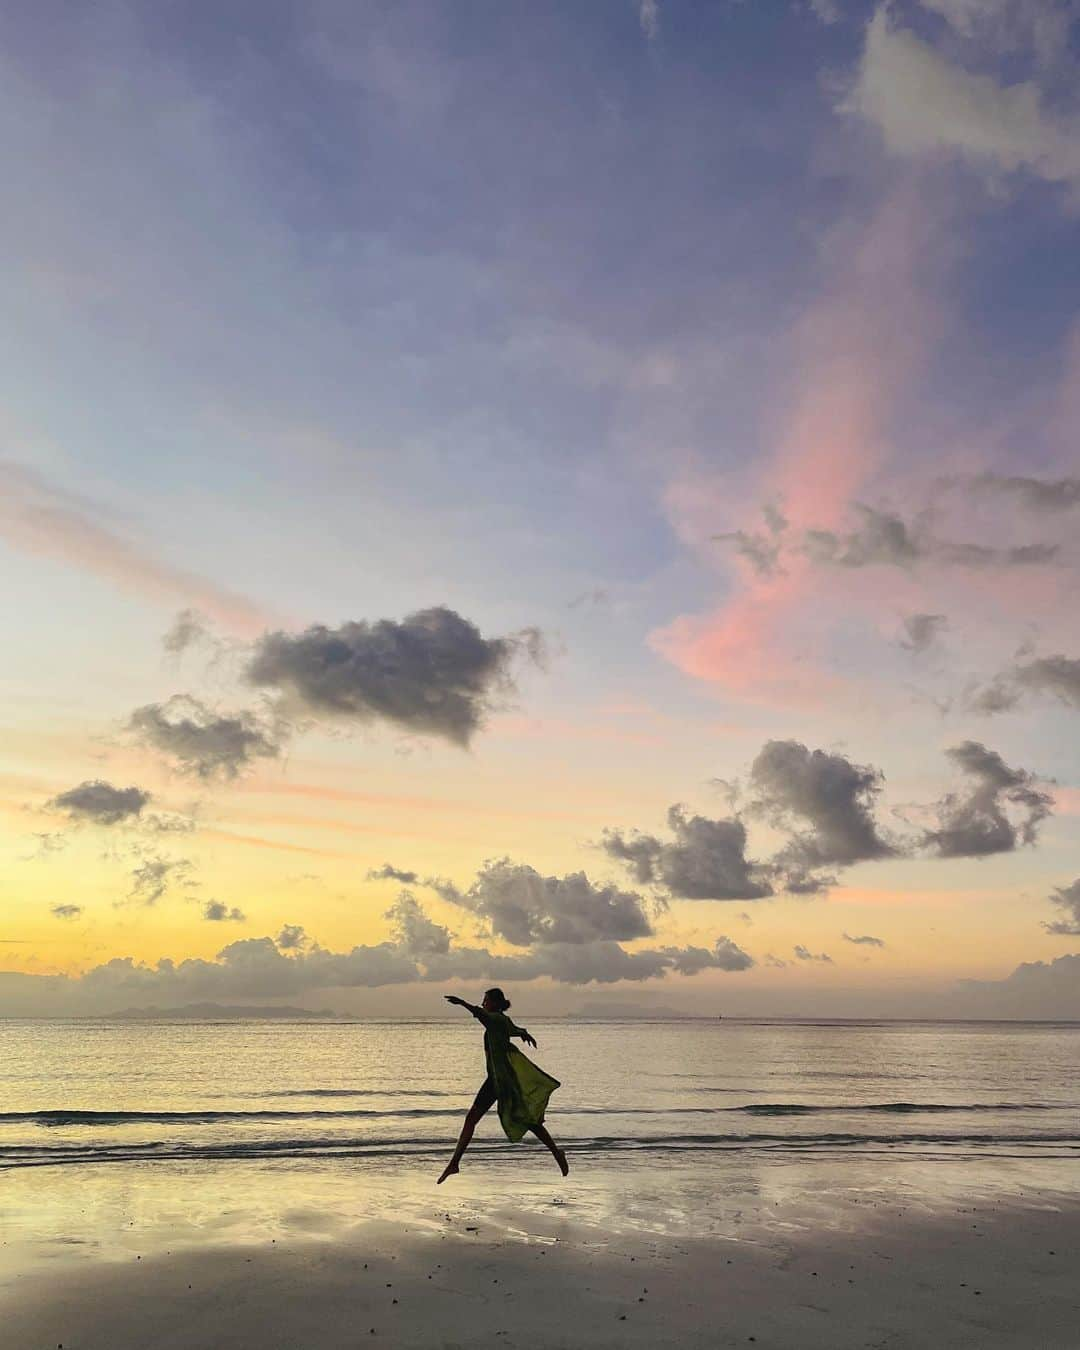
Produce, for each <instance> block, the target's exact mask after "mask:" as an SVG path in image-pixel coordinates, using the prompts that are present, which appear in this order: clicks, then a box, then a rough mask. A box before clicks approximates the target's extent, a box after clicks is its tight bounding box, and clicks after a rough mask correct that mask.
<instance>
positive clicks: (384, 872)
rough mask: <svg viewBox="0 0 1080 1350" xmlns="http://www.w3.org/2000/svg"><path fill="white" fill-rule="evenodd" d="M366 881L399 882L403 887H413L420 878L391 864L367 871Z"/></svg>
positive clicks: (384, 864)
mask: <svg viewBox="0 0 1080 1350" xmlns="http://www.w3.org/2000/svg"><path fill="white" fill-rule="evenodd" d="M367 880H368V881H400V882H401V884H402V885H403V886H415V885H416V883H417V882H418V881H419V880H420V878H419V876H418V875H417V874H416V873H415V872H405V871H402V869H401V868H400V867H394V866H393V864H392V863H383V865H382V866H381V867H372V868H369V869H368V874H367Z"/></svg>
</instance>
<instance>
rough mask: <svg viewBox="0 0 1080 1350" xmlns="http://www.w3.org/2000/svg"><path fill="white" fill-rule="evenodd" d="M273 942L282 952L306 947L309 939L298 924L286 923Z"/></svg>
mask: <svg viewBox="0 0 1080 1350" xmlns="http://www.w3.org/2000/svg"><path fill="white" fill-rule="evenodd" d="M274 942H275V943H276V945H277V946H278V947H280V948H281V950H282V951H283V952H294V951H301V950H302V949H303V948H304V947H307V946H308V945H309V944H310V942H311V939H310V938H309V937H308V935H307V933H305V932H304V929H303V927H302V926H301V925H300V924H298V923H287V924H285V926H284V927H283V928H282V930H281V932H280V933H279V934H278V935H277V937H276V938H275V939H274Z"/></svg>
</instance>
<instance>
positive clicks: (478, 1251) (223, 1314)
mask: <svg viewBox="0 0 1080 1350" xmlns="http://www.w3.org/2000/svg"><path fill="white" fill-rule="evenodd" d="M440 1218H441V1226H440V1223H437V1222H434V1221H433V1222H432V1223H431V1224H430V1225H428V1226H425V1227H419V1228H418V1227H416V1226H415V1225H412V1224H410V1225H409V1226H406V1224H405V1222H402V1223H401V1224H396V1223H393V1222H387V1221H385V1220H378V1221H372V1222H361V1223H358V1224H356V1225H355V1226H354V1227H352V1228H351V1229H350V1230H349V1231H348V1232H347V1233H346V1234H345V1235H343V1236H338V1237H335V1238H334V1239H333V1240H326V1239H307V1240H305V1239H303V1238H290V1239H288V1240H287V1241H282V1240H278V1241H271V1240H267V1241H262V1242H257V1243H250V1244H246V1245H236V1244H231V1245H229V1246H226V1247H213V1246H207V1247H199V1248H195V1249H190V1250H185V1251H181V1252H172V1253H165V1252H162V1253H159V1254H156V1255H155V1254H152V1253H148V1254H146V1255H145V1256H144V1255H142V1254H139V1253H136V1254H135V1255H134V1256H133V1255H132V1254H131V1253H130V1252H128V1251H125V1252H124V1253H123V1255H122V1257H119V1258H118V1259H114V1260H95V1261H83V1262H79V1263H75V1264H69V1263H58V1264H55V1265H52V1266H49V1267H46V1268H44V1269H43V1268H41V1267H40V1266H39V1267H38V1268H36V1269H31V1270H23V1271H21V1272H20V1273H9V1275H8V1277H7V1278H6V1279H5V1281H4V1283H3V1287H2V1289H0V1342H2V1344H3V1346H4V1348H5V1350H54V1348H55V1347H60V1346H62V1347H63V1348H64V1350H144V1348H145V1347H152V1348H153V1350H249V1348H250V1350H345V1348H346V1347H348V1350H355V1348H356V1347H357V1346H365V1345H369V1346H370V1345H378V1344H383V1345H393V1346H401V1347H446V1348H451V1347H462V1348H463V1350H464V1348H466V1347H468V1348H469V1350H471V1347H476V1346H485V1347H487V1346H507V1347H522V1350H539V1348H542V1347H566V1348H567V1350H570V1348H571V1347H574V1348H581V1350H587V1348H589V1347H607V1346H611V1347H615V1346H650V1347H657V1346H666V1345H671V1346H679V1347H694V1346H710V1347H718V1346H747V1345H751V1344H753V1345H755V1346H756V1347H758V1350H781V1348H783V1350H818V1348H819V1347H820V1350H847V1347H880V1348H881V1350H904V1348H905V1347H912V1350H915V1348H916V1347H918V1348H919V1350H921V1348H922V1347H927V1346H940V1347H948V1348H950V1350H959V1348H960V1347H968V1346H970V1347H973V1350H974V1348H975V1347H977V1348H978V1350H996V1348H997V1347H1001V1348H1002V1350H1004V1348H1005V1347H1009V1348H1010V1350H1035V1348H1036V1347H1037V1348H1038V1350H1077V1347H1078V1346H1080V1279H1078V1278H1077V1255H1078V1254H1080V1204H1076V1203H1073V1204H1069V1203H1068V1202H1066V1203H1061V1201H1060V1197H1058V1198H1054V1199H1050V1198H1047V1197H1042V1198H1040V1197H1038V1196H1029V1197H1026V1198H1025V1199H1024V1200H1023V1201H1022V1202H1016V1203H1000V1204H995V1205H993V1206H991V1207H989V1208H970V1209H969V1208H966V1207H962V1208H956V1209H953V1210H952V1211H951V1212H949V1213H942V1214H938V1215H928V1214H927V1213H926V1212H925V1210H922V1209H920V1210H918V1211H915V1212H911V1211H906V1210H899V1209H895V1210H894V1209H889V1208H887V1207H885V1206H881V1205H878V1206H876V1207H875V1208H873V1209H872V1210H871V1211H870V1212H869V1213H867V1212H865V1211H863V1212H860V1213H859V1214H858V1215H857V1216H854V1215H850V1216H847V1218H850V1220H851V1221H850V1222H848V1221H847V1218H846V1219H845V1221H843V1222H840V1223H837V1224H834V1225H832V1226H830V1228H829V1229H828V1231H827V1232H824V1233H822V1234H815V1233H812V1232H807V1231H805V1230H804V1229H800V1230H798V1231H795V1232H793V1233H790V1234H788V1233H786V1232H785V1224H784V1219H783V1215H778V1214H775V1213H770V1214H768V1215H764V1214H762V1215H760V1216H757V1219H758V1220H759V1221H755V1220H754V1216H749V1218H750V1220H751V1221H750V1222H747V1221H746V1218H747V1216H743V1222H742V1223H741V1224H740V1226H739V1228H738V1232H737V1235H736V1234H735V1233H734V1231H733V1234H732V1236H731V1238H730V1239H729V1240H726V1239H725V1238H724V1236H723V1235H719V1236H713V1237H711V1238H710V1239H709V1240H708V1241H694V1240H685V1239H682V1238H675V1237H668V1236H664V1235H663V1234H652V1235H643V1234H629V1235H627V1234H623V1235H619V1236H613V1237H611V1238H606V1237H605V1236H604V1235H603V1234H602V1233H598V1231H597V1229H596V1228H595V1227H593V1226H588V1225H577V1224H575V1223H574V1222H573V1221H566V1222H560V1223H557V1224H555V1225H548V1226H547V1229H546V1231H544V1232H536V1231H534V1232H529V1231H528V1227H529V1225H528V1224H527V1223H523V1224H522V1225H518V1226H511V1225H508V1224H506V1222H505V1220H504V1221H503V1222H502V1223H501V1224H500V1225H499V1226H496V1224H495V1223H489V1224H485V1223H484V1222H483V1221H482V1220H477V1221H475V1222H472V1223H469V1224H463V1223H462V1222H461V1219H460V1218H455V1216H454V1214H453V1213H452V1212H451V1210H449V1209H448V1211H447V1213H446V1215H445V1216H440ZM533 1227H534V1228H535V1225H533ZM511 1231H512V1232H513V1234H514V1235H513V1236H508V1233H510V1232H511Z"/></svg>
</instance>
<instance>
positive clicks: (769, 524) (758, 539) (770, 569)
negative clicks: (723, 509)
mask: <svg viewBox="0 0 1080 1350" xmlns="http://www.w3.org/2000/svg"><path fill="white" fill-rule="evenodd" d="M762 516H763V517H764V520H765V528H764V529H763V530H727V531H726V532H725V533H723V534H714V535H713V536H712V537H713V538H714V539H716V540H717V541H719V542H720V543H730V544H733V545H734V550H735V552H736V553H737V554H738V555H739V557H740V558H744V559H745V560H746V561H747V562H748V563H749V564H750V566H751V568H752V569H753V570H754V571H755V572H756V573H757V574H758V576H761V577H771V576H775V575H776V574H777V573H778V572H781V571H782V570H783V569H782V568H781V566H780V555H781V552H782V551H783V547H784V532H785V531H786V529H787V521H786V520H785V518H784V516H783V514H782V513H781V512H780V511H779V510H778V509H777V508H776V507H775V506H766V507H765V508H764V509H763V511H762Z"/></svg>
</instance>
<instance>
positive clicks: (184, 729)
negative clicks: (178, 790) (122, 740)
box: [128, 694, 282, 780]
mask: <svg viewBox="0 0 1080 1350" xmlns="http://www.w3.org/2000/svg"><path fill="white" fill-rule="evenodd" d="M128 729H129V731H131V732H132V734H133V735H134V737H135V739H136V740H137V741H138V742H139V743H140V744H142V745H146V746H149V747H150V748H151V749H154V750H158V751H160V752H161V753H162V754H163V755H165V756H167V757H168V758H169V759H170V760H172V762H173V764H174V765H175V767H176V768H178V769H179V770H180V772H181V773H189V774H194V775H195V776H196V777H197V778H202V779H207V780H208V779H212V778H226V779H230V778H235V777H236V776H237V775H238V774H239V773H240V772H241V771H242V770H243V769H246V768H247V767H248V766H249V765H250V764H252V763H254V761H255V760H257V759H272V758H274V757H276V756H277V755H278V754H279V753H280V751H281V741H282V731H281V729H280V728H278V727H269V726H267V725H266V724H265V723H264V722H262V721H260V719H259V718H258V717H256V716H255V714H254V713H251V712H248V711H245V710H242V711H240V712H235V713H219V712H216V711H215V710H214V709H212V708H209V707H207V705H206V704H205V703H202V702H201V701H200V700H199V699H197V698H194V697H192V696H191V695H190V694H174V695H173V697H172V698H170V699H168V700H167V701H166V702H165V703H148V704H146V705H145V706H144V707H142V708H136V709H135V711H134V712H133V713H132V714H131V717H130V719H129V721H128Z"/></svg>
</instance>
